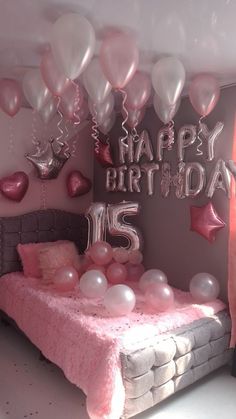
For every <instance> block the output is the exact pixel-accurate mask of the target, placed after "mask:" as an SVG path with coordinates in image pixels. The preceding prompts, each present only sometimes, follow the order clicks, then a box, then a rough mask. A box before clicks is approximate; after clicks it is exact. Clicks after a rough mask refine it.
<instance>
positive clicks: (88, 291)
mask: <svg viewBox="0 0 236 419" xmlns="http://www.w3.org/2000/svg"><path fill="white" fill-rule="evenodd" d="M79 288H80V291H81V292H82V294H83V295H84V296H85V297H87V298H101V297H103V296H104V294H105V292H106V290H107V279H106V277H105V275H104V274H103V273H102V272H101V271H96V270H93V269H91V270H90V271H87V272H85V273H84V274H83V275H82V276H81V278H80V281H79Z"/></svg>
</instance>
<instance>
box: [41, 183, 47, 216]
mask: <svg viewBox="0 0 236 419" xmlns="http://www.w3.org/2000/svg"><path fill="white" fill-rule="evenodd" d="M46 194H47V188H46V182H45V181H44V180H41V206H40V208H41V209H43V210H45V209H47V206H46Z"/></svg>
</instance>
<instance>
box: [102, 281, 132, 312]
mask: <svg viewBox="0 0 236 419" xmlns="http://www.w3.org/2000/svg"><path fill="white" fill-rule="evenodd" d="M135 303H136V297H135V294H134V292H133V290H132V289H131V288H130V287H128V286H127V285H123V284H118V285H114V286H113V287H111V288H109V289H108V291H107V292H106V294H105V297H104V305H105V307H106V309H107V311H108V312H109V313H110V314H111V315H112V316H126V315H127V314H129V313H131V311H133V309H134V307H135Z"/></svg>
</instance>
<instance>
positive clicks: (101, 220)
mask: <svg viewBox="0 0 236 419" xmlns="http://www.w3.org/2000/svg"><path fill="white" fill-rule="evenodd" d="M85 215H86V217H87V219H88V244H87V249H88V248H89V247H90V246H91V245H92V244H93V243H95V242H97V241H103V240H105V238H106V204H105V203H104V202H94V203H93V204H91V205H90V207H89V208H88V209H87V211H86V213H85Z"/></svg>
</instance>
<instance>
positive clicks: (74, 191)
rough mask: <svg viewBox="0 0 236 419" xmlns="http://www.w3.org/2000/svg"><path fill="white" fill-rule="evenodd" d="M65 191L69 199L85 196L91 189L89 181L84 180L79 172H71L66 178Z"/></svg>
mask: <svg viewBox="0 0 236 419" xmlns="http://www.w3.org/2000/svg"><path fill="white" fill-rule="evenodd" d="M66 184H67V191H68V195H69V196H70V197H71V198H76V197H78V196H82V195H85V194H86V193H88V192H89V191H90V189H91V187H92V182H91V180H90V179H88V178H86V177H85V176H84V175H83V174H82V173H81V172H80V171H79V170H73V171H72V172H71V173H69V175H68V176H67V181H66Z"/></svg>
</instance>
